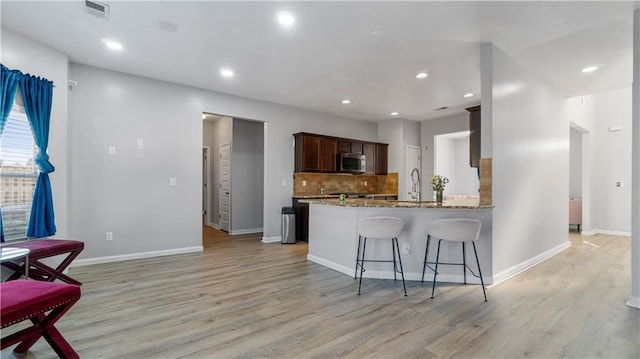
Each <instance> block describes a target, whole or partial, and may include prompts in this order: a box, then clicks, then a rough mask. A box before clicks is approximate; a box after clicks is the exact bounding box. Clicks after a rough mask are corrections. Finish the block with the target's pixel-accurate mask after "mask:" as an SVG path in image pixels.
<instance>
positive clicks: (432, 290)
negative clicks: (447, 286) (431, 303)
mask: <svg viewBox="0 0 640 359" xmlns="http://www.w3.org/2000/svg"><path fill="white" fill-rule="evenodd" d="M441 243H442V239H440V240H438V252H436V269H435V270H434V271H433V286H432V287H431V299H433V294H434V293H435V292H436V276H437V275H438V262H439V261H440V244H441Z"/></svg>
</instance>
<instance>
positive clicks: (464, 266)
mask: <svg viewBox="0 0 640 359" xmlns="http://www.w3.org/2000/svg"><path fill="white" fill-rule="evenodd" d="M464 247H465V246H464V242H462V275H463V278H464V284H467V255H466V253H465V251H464Z"/></svg>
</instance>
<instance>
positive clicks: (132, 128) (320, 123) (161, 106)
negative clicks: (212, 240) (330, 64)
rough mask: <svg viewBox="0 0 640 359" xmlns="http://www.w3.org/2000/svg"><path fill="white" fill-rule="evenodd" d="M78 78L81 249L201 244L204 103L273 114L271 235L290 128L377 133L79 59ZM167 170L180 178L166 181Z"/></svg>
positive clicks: (109, 251)
mask: <svg viewBox="0 0 640 359" xmlns="http://www.w3.org/2000/svg"><path fill="white" fill-rule="evenodd" d="M71 77H72V78H74V79H75V80H77V81H78V86H77V88H76V89H75V90H74V91H73V93H72V95H71V102H70V108H71V110H72V111H71V114H72V116H71V119H70V120H71V121H72V122H73V124H74V127H73V128H74V130H73V134H72V137H71V138H70V141H71V144H72V147H73V153H74V156H73V157H74V159H73V178H74V179H75V180H76V182H77V186H74V189H73V205H74V210H73V211H74V212H73V215H74V218H75V219H76V220H75V221H74V225H73V228H72V230H73V233H74V235H76V236H78V237H82V238H83V239H84V240H85V241H87V249H86V250H85V252H83V257H84V258H94V257H103V256H111V255H123V254H131V253H134V254H135V253H141V252H147V251H161V250H169V249H179V248H193V247H194V246H199V245H201V224H200V218H201V216H200V206H201V193H200V192H201V190H200V187H201V163H200V158H201V146H202V136H203V134H202V131H203V129H202V112H209V113H219V114H226V115H229V116H234V117H241V118H251V119H256V120H261V121H265V122H266V123H267V143H266V146H265V149H266V150H265V152H266V165H265V188H267V189H268V191H265V198H264V200H265V206H264V207H265V213H264V236H265V237H267V238H278V237H279V236H280V208H281V207H283V206H289V205H290V204H291V194H292V184H291V176H292V173H293V137H292V136H291V135H292V134H293V133H296V132H300V131H306V132H314V133H322V134H327V135H332V136H340V137H353V134H354V133H357V134H358V137H359V138H362V139H363V140H369V141H375V140H376V139H377V125H376V124H374V123H369V122H364V121H353V120H346V119H341V118H335V117H330V116H328V115H323V114H319V113H314V112H309V111H303V110H298V109H294V108H290V107H286V106H281V105H276V104H272V103H266V102H260V101H255V100H249V99H246V98H240V97H236V96H231V95H226V94H221V93H215V92H210V91H204V90H199V89H195V88H191V87H187V86H182V85H177V84H172V83H167V82H162V81H156V80H152V79H147V78H143V77H138V76H132V75H127V74H122V73H117V72H112V71H107V70H102V69H98V68H93V67H89V66H84V65H78V64H72V66H71ZM136 137H144V138H145V157H144V159H138V158H135V157H131V154H130V153H129V151H130V149H131V148H132V147H134V146H135V138H136ZM108 145H115V146H117V147H118V148H119V149H120V150H119V151H118V155H116V156H115V157H107V155H106V148H107V147H106V146H108ZM169 177H176V178H177V181H178V186H176V187H169V186H168V179H169ZM87 178H91V179H92V181H91V182H90V183H89V181H87ZM125 178H127V180H126V181H125ZM129 178H130V180H129ZM94 179H95V180H94ZM283 180H284V181H285V185H282V181H283ZM122 182H125V183H122ZM96 188H99V190H96ZM123 201H124V202H123ZM123 208H124V210H123V211H121V209H123ZM107 230H110V231H113V232H114V241H113V242H105V241H104V232H105V231H107Z"/></svg>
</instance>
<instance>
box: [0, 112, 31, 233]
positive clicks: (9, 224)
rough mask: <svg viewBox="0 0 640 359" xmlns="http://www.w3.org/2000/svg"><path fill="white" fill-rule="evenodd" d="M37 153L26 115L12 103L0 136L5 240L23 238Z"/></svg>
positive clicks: (0, 199) (0, 198)
mask: <svg viewBox="0 0 640 359" xmlns="http://www.w3.org/2000/svg"><path fill="white" fill-rule="evenodd" d="M36 153H37V147H36V145H35V143H34V142H33V135H32V133H31V127H30V126H29V121H28V119H27V115H26V114H25V113H24V110H23V109H22V108H21V107H20V106H17V105H14V106H13V108H12V110H11V113H10V114H9V118H8V119H7V123H6V125H5V128H4V131H3V132H2V136H1V137H0V182H1V183H0V184H1V185H0V191H1V192H2V195H0V207H2V224H3V226H4V236H5V240H7V241H10V240H15V239H24V238H26V232H27V225H28V223H29V215H30V214H31V202H32V201H33V191H34V187H35V184H36V180H37V178H38V170H37V168H36V167H35V164H34V157H35V154H36Z"/></svg>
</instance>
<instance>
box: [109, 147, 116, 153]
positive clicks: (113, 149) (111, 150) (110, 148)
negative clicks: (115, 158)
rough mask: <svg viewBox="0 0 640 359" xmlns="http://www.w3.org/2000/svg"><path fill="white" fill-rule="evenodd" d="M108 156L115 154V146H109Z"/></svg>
mask: <svg viewBox="0 0 640 359" xmlns="http://www.w3.org/2000/svg"><path fill="white" fill-rule="evenodd" d="M109 154H110V155H115V154H116V146H109Z"/></svg>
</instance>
